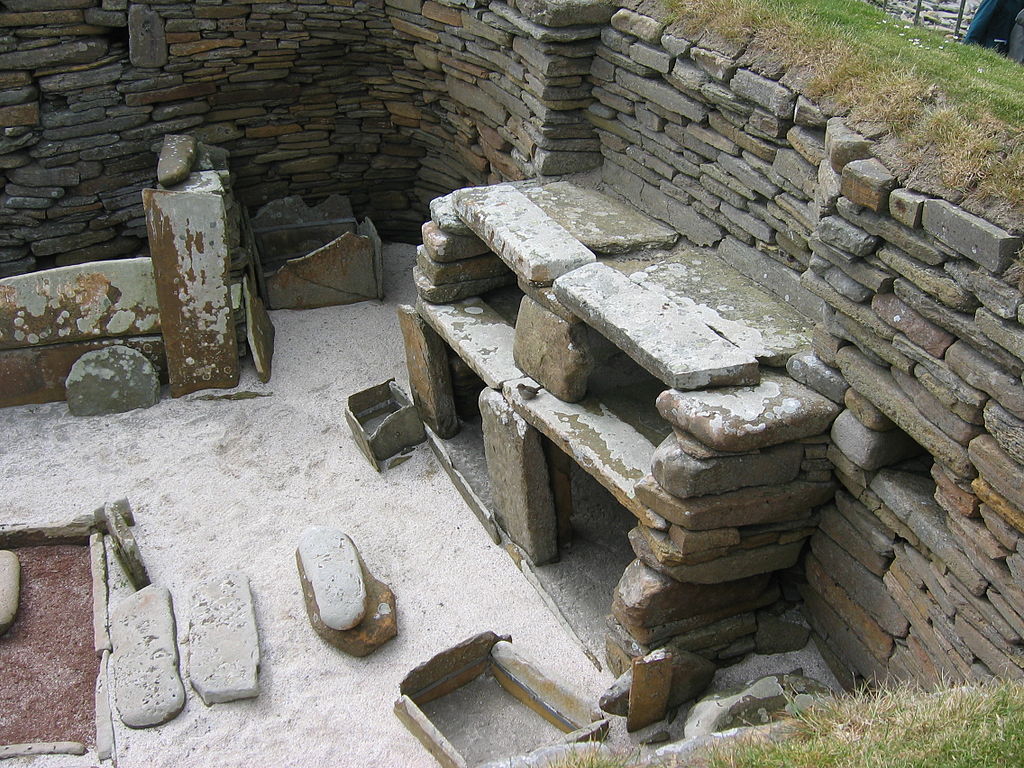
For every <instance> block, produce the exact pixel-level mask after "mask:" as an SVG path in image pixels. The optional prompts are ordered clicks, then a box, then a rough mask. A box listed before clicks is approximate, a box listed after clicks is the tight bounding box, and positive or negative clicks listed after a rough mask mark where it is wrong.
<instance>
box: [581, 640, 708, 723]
mask: <svg viewBox="0 0 1024 768" xmlns="http://www.w3.org/2000/svg"><path fill="white" fill-rule="evenodd" d="M638 658H643V657H638ZM671 658H672V676H671V679H672V682H671V686H670V688H669V695H668V706H669V707H678V706H679V705H680V704H683V703H684V702H687V701H690V700H691V699H694V698H696V697H697V696H698V695H699V694H700V693H702V692H703V691H704V689H706V688H707V687H708V685H709V684H710V683H711V678H713V677H714V676H715V670H716V669H717V668H718V667H717V666H716V665H715V664H714V662H712V661H708V660H707V659H705V658H704V657H703V656H699V655H697V654H696V653H690V652H689V651H684V650H681V649H673V650H672V652H671ZM632 684H633V668H632V666H630V668H629V669H627V670H626V671H625V672H623V673H622V674H621V675H619V677H618V678H616V680H615V682H614V683H612V684H611V686H610V687H609V688H608V690H607V691H605V692H604V694H602V695H601V698H600V700H599V702H598V705H599V706H600V707H601V709H602V710H603V711H605V712H607V713H608V714H610V715H619V716H622V717H625V715H626V712H627V711H628V700H629V694H630V688H631V687H632Z"/></svg>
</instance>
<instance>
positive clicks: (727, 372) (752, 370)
mask: <svg viewBox="0 0 1024 768" xmlns="http://www.w3.org/2000/svg"><path fill="white" fill-rule="evenodd" d="M642 282H643V281H634V280H632V279H631V278H630V277H629V276H628V275H626V274H625V273H624V272H622V271H620V270H618V269H615V268H614V267H613V266H609V265H608V264H605V263H598V264H588V265H587V266H584V267H580V268H579V269H576V270H573V271H572V272H569V273H568V274H565V275H563V276H561V277H560V278H558V279H557V280H556V281H555V283H554V290H555V296H557V297H558V300H559V301H561V302H562V303H563V304H565V305H566V306H567V307H569V308H570V309H572V311H573V312H575V313H576V314H577V315H578V316H579V317H580V318H582V319H583V320H584V321H585V322H586V323H587V324H589V325H591V326H593V327H594V328H596V329H597V330H598V331H600V332H601V333H602V334H603V335H604V336H606V337H607V338H608V339H610V340H611V341H612V342H613V343H614V344H615V345H616V346H617V347H619V348H620V349H622V350H623V351H624V352H625V353H626V354H628V355H629V356H630V357H632V358H633V359H634V360H635V361H636V362H637V363H639V364H640V365H641V366H643V367H644V368H645V369H646V370H647V371H649V372H650V373H651V374H652V375H653V376H655V377H656V378H658V379H661V380H662V381H663V382H665V383H666V384H668V385H669V386H670V387H675V388H676V389H687V390H688V389H702V388H704V387H709V386H725V385H729V384H756V383H757V382H758V365H757V359H756V358H755V357H754V355H753V353H752V352H751V351H750V350H748V349H741V348H740V347H739V346H737V345H736V344H733V343H732V342H731V341H729V340H727V339H725V338H723V337H722V336H721V335H720V334H718V333H716V332H715V331H714V330H713V329H712V328H710V327H709V326H708V324H707V322H706V321H705V318H706V317H707V312H706V311H705V309H704V308H703V307H701V306H699V305H696V304H690V305H687V304H686V303H683V302H680V301H677V300H675V299H673V298H672V297H670V296H669V295H668V294H666V293H665V292H663V291H661V290H659V289H657V288H653V287H647V286H645V285H643V284H641V283H642Z"/></svg>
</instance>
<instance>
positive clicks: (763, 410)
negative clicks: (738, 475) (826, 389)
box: [658, 373, 839, 452]
mask: <svg viewBox="0 0 1024 768" xmlns="http://www.w3.org/2000/svg"><path fill="white" fill-rule="evenodd" d="M658 412H659V413H661V415H662V417H663V418H664V419H665V420H666V421H668V422H669V423H670V424H672V425H673V426H674V427H677V428H678V429H681V430H683V431H685V432H688V433H690V434H691V435H693V436H694V437H696V438H697V439H698V440H700V441H701V442H702V443H704V444H705V445H709V446H711V447H712V448H715V449H717V450H720V451H737V452H742V451H752V450H756V449H758V448H763V447H766V446H769V445H777V444H779V443H784V442H789V441H792V440H798V439H800V438H802V437H809V436H811V435H817V434H820V433H822V432H824V431H825V430H826V429H828V427H829V424H831V422H832V420H833V419H834V418H835V417H836V414H838V413H839V408H838V406H836V405H835V404H834V403H832V402H831V401H830V400H827V399H826V398H824V397H821V396H820V395H818V394H816V393H814V392H812V391H811V390H809V389H807V388H806V387H804V386H801V385H800V384H797V383H796V382H795V381H793V380H792V379H791V378H789V377H788V376H780V375H778V374H775V373H765V374H763V375H762V377H761V383H760V384H758V385H756V386H752V387H726V388H722V389H714V390H702V391H697V392H679V391H677V390H671V389H670V390H667V391H665V392H663V393H662V394H661V395H660V396H659V397H658Z"/></svg>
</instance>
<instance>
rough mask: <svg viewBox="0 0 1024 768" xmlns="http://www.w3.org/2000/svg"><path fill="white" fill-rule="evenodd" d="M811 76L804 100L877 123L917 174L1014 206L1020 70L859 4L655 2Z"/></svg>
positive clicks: (1021, 186) (1019, 197) (1021, 112)
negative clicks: (828, 104) (806, 96)
mask: <svg viewBox="0 0 1024 768" xmlns="http://www.w3.org/2000/svg"><path fill="white" fill-rule="evenodd" d="M664 1H665V2H666V3H667V4H668V6H669V8H670V10H671V13H672V15H674V16H676V17H677V18H678V19H679V20H680V21H681V22H683V23H684V24H685V25H686V26H687V27H688V28H690V29H691V30H699V29H703V28H711V29H713V30H715V31H718V32H719V33H721V34H722V35H724V36H726V37H729V38H733V39H746V40H751V41H752V43H753V45H755V46H756V47H757V48H759V49H762V50H764V51H766V52H768V53H769V54H770V55H771V56H772V57H777V58H778V59H779V60H781V61H782V62H783V63H784V64H786V65H787V66H790V67H804V68H806V69H807V70H808V71H809V72H810V74H811V76H810V78H809V80H808V83H807V86H806V92H807V94H808V95H809V96H811V97H812V98H815V99H817V100H819V101H823V102H826V103H827V102H832V103H834V104H836V105H838V106H839V107H840V108H841V109H843V110H845V111H847V112H848V113H849V115H850V118H851V120H853V121H854V122H855V123H858V122H859V123H871V124H874V125H881V127H882V128H883V129H884V130H885V131H887V132H888V133H889V134H890V135H891V136H893V137H895V138H896V139H898V140H899V141H900V142H901V147H902V152H903V154H904V155H905V156H906V158H907V160H908V161H909V163H910V164H911V165H913V166H917V167H918V169H919V170H918V172H919V173H924V174H925V175H927V176H929V177H931V178H933V179H935V180H937V181H939V182H941V184H943V185H944V186H946V187H948V188H950V189H952V190H955V191H957V192H960V193H963V194H965V195H967V196H968V197H971V198H974V200H975V201H985V200H988V199H989V198H996V199H1002V200H1004V201H1007V202H1009V203H1010V204H1011V206H1012V207H1013V208H1015V209H1019V210H1024V67H1021V65H1019V64H1017V63H1015V62H1012V61H1010V60H1009V59H1006V58H1004V57H1002V56H999V55H997V54H995V53H993V52H992V51H989V50H986V49H983V48H980V47H978V46H965V45H962V44H960V43H956V42H954V41H952V40H949V39H947V38H946V37H945V36H944V35H943V34H941V33H939V32H937V31H934V30H929V29H927V28H924V27H913V26H909V27H908V25H907V24H906V23H905V22H901V21H899V20H896V19H894V18H892V17H890V16H888V15H887V14H885V13H883V12H882V11H881V10H879V9H877V8H875V7H873V6H870V5H868V4H867V3H863V2H859V1H858V0H664Z"/></svg>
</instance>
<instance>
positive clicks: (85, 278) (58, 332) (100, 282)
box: [0, 258, 160, 349]
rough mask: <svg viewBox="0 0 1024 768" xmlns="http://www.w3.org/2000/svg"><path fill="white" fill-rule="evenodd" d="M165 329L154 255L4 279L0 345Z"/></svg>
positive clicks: (0, 281)
mask: <svg viewBox="0 0 1024 768" xmlns="http://www.w3.org/2000/svg"><path fill="white" fill-rule="evenodd" d="M159 330H160V316H159V310H158V304H157V295H156V285H155V284H154V282H153V264H152V262H151V261H150V260H149V259H148V258H138V259H118V260H115V261H106V262H100V263H89V264H76V265H74V266H70V267H58V268H56V269H48V270H43V271H41V272H31V273H29V274H27V275H16V276H14V277H5V278H3V279H0V349H17V348H21V347H31V346H36V345H39V344H56V343H58V342H71V341H86V340H90V339H95V338H99V337H106V336H137V335H139V334H147V333H155V332H158V331H159Z"/></svg>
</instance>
